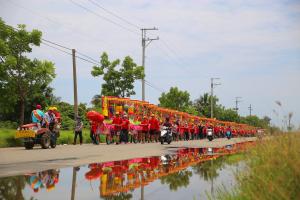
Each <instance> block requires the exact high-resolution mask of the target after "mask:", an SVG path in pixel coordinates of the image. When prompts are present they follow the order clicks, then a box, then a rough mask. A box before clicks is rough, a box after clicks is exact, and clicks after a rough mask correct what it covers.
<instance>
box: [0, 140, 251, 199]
mask: <svg viewBox="0 0 300 200" xmlns="http://www.w3.org/2000/svg"><path fill="white" fill-rule="evenodd" d="M253 144H254V143H252V142H246V143H239V144H235V145H229V146H225V147H222V148H181V149H174V153H173V154H170V155H163V156H154V157H146V158H135V159H129V160H121V161H112V162H104V163H91V164H89V165H85V166H79V167H73V168H62V169H50V170H46V171H41V172H36V173H27V174H24V175H22V176H12V177H4V178H0V199H5V200H16V199H20V200H21V199H43V200H44V199H45V200H47V199H49V200H50V199H51V200H53V199H172V200H174V199H207V195H210V196H212V197H213V196H214V194H215V192H216V191H215V190H216V188H219V187H223V186H225V187H226V188H227V189H231V188H232V187H233V186H234V184H235V178H234V173H235V172H236V171H238V170H240V169H241V168H242V167H243V161H242V158H241V157H242V154H236V153H237V152H242V151H243V150H245V149H246V148H248V147H249V146H251V145H253Z"/></svg>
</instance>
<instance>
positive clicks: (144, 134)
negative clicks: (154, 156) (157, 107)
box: [140, 116, 149, 143]
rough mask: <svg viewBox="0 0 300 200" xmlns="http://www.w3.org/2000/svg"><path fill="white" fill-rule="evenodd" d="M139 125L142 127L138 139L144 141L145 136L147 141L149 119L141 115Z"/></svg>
mask: <svg viewBox="0 0 300 200" xmlns="http://www.w3.org/2000/svg"><path fill="white" fill-rule="evenodd" d="M140 126H141V127H142V131H141V135H140V141H141V142H142V143H145V142H146V141H145V140H146V138H147V141H148V142H149V120H148V119H147V116H144V117H143V120H142V122H141V124H140Z"/></svg>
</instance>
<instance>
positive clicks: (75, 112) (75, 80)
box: [71, 49, 78, 200]
mask: <svg viewBox="0 0 300 200" xmlns="http://www.w3.org/2000/svg"><path fill="white" fill-rule="evenodd" d="M75 53H76V51H75V49H72V62H73V86H74V120H76V117H77V116H78V99H77V75H76V55H75ZM76 176H77V171H76V167H73V176H72V190H71V200H74V199H75V189H76Z"/></svg>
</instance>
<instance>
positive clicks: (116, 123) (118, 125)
mask: <svg viewBox="0 0 300 200" xmlns="http://www.w3.org/2000/svg"><path fill="white" fill-rule="evenodd" d="M112 125H113V126H114V135H115V136H116V138H117V142H116V144H119V143H120V131H121V125H122V118H121V117H120V115H119V112H116V116H115V117H114V118H113V121H112ZM112 138H113V135H112Z"/></svg>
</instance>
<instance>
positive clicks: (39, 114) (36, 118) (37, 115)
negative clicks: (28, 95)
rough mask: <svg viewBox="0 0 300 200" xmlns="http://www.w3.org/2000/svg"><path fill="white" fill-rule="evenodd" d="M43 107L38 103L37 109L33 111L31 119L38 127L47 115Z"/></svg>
mask: <svg viewBox="0 0 300 200" xmlns="http://www.w3.org/2000/svg"><path fill="white" fill-rule="evenodd" d="M41 109H42V106H41V105H39V104H38V105H36V109H35V110H33V111H32V112H31V121H32V123H36V124H37V126H38V129H40V128H41V126H42V123H43V119H44V116H45V113H44V112H43V111H42V110H41Z"/></svg>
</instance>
